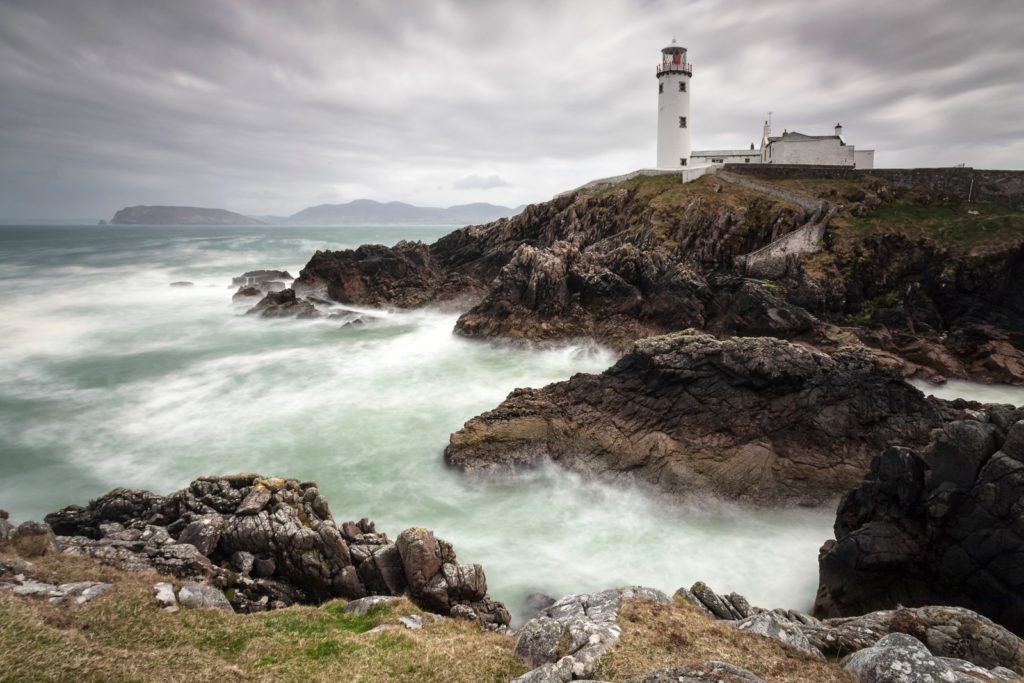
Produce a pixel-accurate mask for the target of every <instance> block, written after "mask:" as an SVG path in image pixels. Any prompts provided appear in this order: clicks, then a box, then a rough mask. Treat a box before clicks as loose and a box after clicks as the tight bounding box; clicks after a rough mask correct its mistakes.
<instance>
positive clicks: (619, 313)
mask: <svg viewBox="0 0 1024 683" xmlns="http://www.w3.org/2000/svg"><path fill="white" fill-rule="evenodd" d="M710 296H711V294H710V291H709V290H708V285H707V283H706V282H705V281H704V280H703V278H701V277H700V276H699V275H697V274H696V273H694V272H693V271H692V270H690V269H688V268H686V267H685V266H683V265H682V264H680V263H678V262H676V261H674V260H672V259H671V258H669V257H667V256H666V255H665V254H663V253H661V252H658V251H642V250H640V249H638V248H637V247H636V246H634V245H631V244H625V245H622V246H620V247H618V248H616V249H613V250H611V251H608V252H598V251H586V252H584V251H581V250H580V249H578V248H576V247H575V246H573V245H571V244H569V243H568V242H555V243H554V244H553V245H551V246H550V247H547V248H544V249H541V248H536V247H533V246H530V245H528V244H523V245H521V246H520V247H519V248H518V249H517V250H516V252H515V254H514V255H513V256H512V259H511V260H510V261H509V262H508V263H507V264H506V265H505V267H504V268H502V269H501V271H500V273H499V274H498V277H497V279H496V280H495V282H494V284H492V286H491V289H490V291H489V292H488V294H487V297H486V298H485V299H484V300H483V301H482V302H481V303H480V304H478V305H477V306H476V307H474V308H472V309H471V310H470V311H468V312H467V313H465V314H464V315H463V316H462V317H460V318H459V320H458V322H457V323H456V325H455V329H456V331H457V332H459V333H460V334H463V335H465V336H470V337H494V336H501V337H507V338H521V339H528V340H533V341H543V340H558V339H566V338H572V337H591V338H595V339H599V340H601V341H602V342H603V343H605V344H609V345H611V346H613V347H615V348H620V349H627V348H628V347H629V345H630V344H631V343H632V342H633V341H634V340H636V339H638V338H640V337H645V336H650V335H652V334H659V333H663V332H666V331H669V330H677V329H682V328H686V327H692V326H701V325H703V323H704V318H705V310H704V309H705V305H706V302H707V300H708V299H710Z"/></svg>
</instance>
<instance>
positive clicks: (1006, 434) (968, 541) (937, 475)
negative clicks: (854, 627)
mask: <svg viewBox="0 0 1024 683" xmlns="http://www.w3.org/2000/svg"><path fill="white" fill-rule="evenodd" d="M988 419H989V420H990V421H988V422H979V421H959V422H953V423H951V424H949V425H947V426H946V427H945V428H944V429H943V430H942V431H940V432H938V433H937V434H936V436H935V438H934V440H933V441H932V443H931V444H929V445H928V447H927V448H924V449H922V450H917V451H915V450H911V449H910V448H904V447H892V448H889V449H887V450H885V451H884V452H883V453H882V454H881V455H880V456H878V457H876V458H875V459H874V460H873V461H872V463H871V472H870V474H869V475H868V476H867V478H866V479H864V481H863V483H862V484H861V485H860V486H859V487H858V488H857V489H855V490H853V491H851V492H850V493H848V494H847V495H846V496H845V497H844V498H843V501H842V503H841V504H840V506H839V510H838V513H837V515H836V524H835V534H836V540H834V541H828V542H826V543H825V545H824V546H823V547H822V549H821V554H820V556H819V564H820V583H819V588H818V596H817V600H816V602H815V612H816V613H817V614H820V615H826V616H837V615H849V614H860V613H863V612H866V611H869V610H872V609H878V608H882V607H891V606H893V605H896V604H904V605H926V604H949V605H962V606H965V607H969V608H970V609H972V610H975V611H978V612H980V613H982V614H985V615H986V616H989V617H991V618H992V619H994V620H996V621H997V622H999V623H1001V624H1004V625H1005V626H1007V627H1008V628H1010V629H1012V630H1013V631H1015V632H1016V633H1018V634H1021V633H1024V507H1022V505H1021V500H1024V409H1020V408H1018V409H1013V408H1012V407H1011V406H1006V407H1003V408H1002V409H998V410H994V411H990V413H989V415H988Z"/></svg>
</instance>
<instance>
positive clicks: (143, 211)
mask: <svg viewBox="0 0 1024 683" xmlns="http://www.w3.org/2000/svg"><path fill="white" fill-rule="evenodd" d="M110 225H263V221H258V220H256V219H255V218H250V217H249V216H243V215H242V214H240V213H234V212H233V211H225V210H224V209H203V208H199V207H196V206H129V207H126V208H123V209H121V210H120V211H118V212H117V213H115V214H114V217H113V218H111V219H110Z"/></svg>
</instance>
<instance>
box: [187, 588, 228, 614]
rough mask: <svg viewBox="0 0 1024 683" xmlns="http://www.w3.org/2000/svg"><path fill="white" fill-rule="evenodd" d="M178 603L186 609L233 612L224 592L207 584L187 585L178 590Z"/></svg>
mask: <svg viewBox="0 0 1024 683" xmlns="http://www.w3.org/2000/svg"><path fill="white" fill-rule="evenodd" d="M178 603H179V604H180V605H181V606H182V607H184V608H186V609H219V610H222V611H224V612H231V611H232V609H231V603H230V602H228V599H227V598H226V597H225V596H224V591H222V590H220V589H218V588H214V587H213V586H211V585H209V584H205V583H186V584H185V585H183V586H182V587H181V588H180V589H179V590H178Z"/></svg>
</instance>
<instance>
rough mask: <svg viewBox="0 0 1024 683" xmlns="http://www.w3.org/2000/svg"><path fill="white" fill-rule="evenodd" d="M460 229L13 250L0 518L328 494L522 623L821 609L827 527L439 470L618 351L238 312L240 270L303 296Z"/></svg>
mask: <svg viewBox="0 0 1024 683" xmlns="http://www.w3.org/2000/svg"><path fill="white" fill-rule="evenodd" d="M449 229H450V228H448V227H409V226H402V227H359V228H354V227H339V228H324V227H316V228H292V227H289V228H269V227H266V228H265V227H169V228H163V227H161V228H152V227H116V226H109V227H27V228H21V227H0V282H2V284H3V292H4V294H3V298H2V301H0V468H2V477H0V507H3V508H6V509H8V510H10V511H11V513H12V515H13V517H14V518H15V519H18V520H20V519H27V518H41V517H42V515H44V514H45V513H46V512H48V511H51V510H54V509H57V508H59V507H61V506H63V505H66V504H69V503H82V504H84V503H85V502H86V501H87V500H88V499H89V498H91V497H95V496H96V495H98V494H101V493H103V492H105V491H107V490H109V489H110V488H112V487H114V486H129V487H143V488H149V489H151V490H154V491H157V492H160V493H168V492H170V491H172V490H174V489H176V488H180V487H182V486H184V485H185V484H187V483H188V482H189V481H190V480H192V479H193V478H195V477H197V476H200V475H209V474H217V473H227V472H234V471H257V472H262V473H265V474H279V475H285V476H292V477H298V478H303V479H307V478H308V479H315V480H317V481H318V482H319V484H320V487H321V489H322V490H323V492H324V493H325V495H326V496H327V497H328V500H330V502H331V506H332V510H333V512H334V515H335V517H336V518H337V519H338V520H339V521H343V520H345V519H358V518H359V517H363V516H368V517H370V518H371V519H374V520H376V521H377V523H378V528H380V529H383V530H385V531H387V532H388V533H390V534H391V535H392V536H394V535H396V534H397V533H398V532H399V531H401V529H403V528H405V527H406V526H411V525H421V526H426V527H429V528H432V529H434V530H435V531H436V532H437V534H438V535H440V536H442V537H443V538H446V539H447V540H449V541H451V542H452V543H453V544H454V545H455V547H456V549H457V551H458V553H459V557H460V559H461V560H462V561H470V562H480V563H481V564H483V566H484V567H485V569H486V571H487V577H488V582H489V585H490V588H491V593H492V595H493V596H494V597H496V598H498V599H502V600H505V601H507V602H508V603H509V604H510V606H511V607H513V608H514V609H515V608H516V607H518V605H519V604H520V601H521V599H522V598H523V597H524V596H525V595H526V594H527V593H529V592H532V591H543V592H547V593H550V594H552V595H556V596H558V595H562V594H564V593H567V592H571V591H583V590H596V589H601V588H606V587H609V586H613V585H617V584H629V583H637V584H646V585H651V586H654V587H658V588H661V589H663V590H666V591H672V590H674V589H675V588H677V587H678V586H680V585H690V584H691V583H692V582H693V581H696V580H698V579H703V580H706V581H708V582H709V583H710V584H711V585H712V586H713V587H714V588H715V589H716V590H720V591H738V592H741V593H743V594H745V595H746V596H747V597H748V598H749V599H750V600H751V601H752V602H754V603H755V604H760V605H765V606H771V607H776V606H780V607H795V608H804V609H806V608H808V607H809V606H810V604H811V602H812V600H813V597H814V591H815V588H816V585H817V551H818V547H819V546H820V545H821V543H822V542H823V541H824V540H825V539H826V538H829V537H830V536H831V524H832V521H833V514H834V508H832V507H826V508H820V509H811V510H809V509H792V510H780V511H765V510H757V511H751V510H748V509H745V508H742V507H738V506H735V505H731V504H728V503H723V502H720V501H715V500H711V499H699V498H694V499H691V500H688V501H684V502H681V503H672V504H670V503H667V502H666V501H664V500H661V499H655V498H651V497H648V496H646V495H644V494H643V493H641V492H639V491H635V490H631V489H623V488H612V487H609V486H607V485H604V484H600V483H594V482H588V481H583V480H581V479H580V478H578V477H577V476H575V475H572V474H569V473H566V472H563V471H561V470H557V469H553V468H552V469H546V470H541V471H538V472H536V473H534V474H532V475H530V476H529V477H527V478H525V479H522V480H519V481H517V482H514V483H509V482H504V483H480V482H470V481H466V480H464V479H463V478H462V476H461V475H459V474H458V473H457V472H451V471H449V470H447V469H446V468H445V466H444V463H443V460H442V450H443V448H444V446H445V445H446V443H447V440H448V435H449V434H450V433H451V432H452V431H454V430H456V429H458V428H459V427H460V426H461V425H462V424H463V422H465V421H466V420H468V419H470V418H471V417H473V416H475V415H477V414H478V413H480V412H482V411H484V410H487V409H489V408H492V407H494V406H495V405H497V404H498V403H499V402H500V401H501V400H502V399H503V398H504V397H505V396H506V395H507V394H508V392H509V391H511V390H512V389H514V388H516V387H523V386H540V385H543V384H546V383H549V382H552V381H557V380H561V379H565V378H567V377H569V376H570V375H571V374H573V373H575V372H597V371H600V370H602V369H604V368H605V367H607V366H608V365H609V364H610V363H611V362H612V361H613V360H614V359H613V357H612V356H611V355H610V354H608V353H607V352H602V351H597V352H594V351H593V350H592V349H591V350H588V349H583V348H577V347H571V346H570V347H565V348H561V349H555V350H547V351H529V350H523V349H509V348H504V347H500V346H495V345H491V344H488V343H483V342H474V341H467V340H464V339H461V338H459V337H456V336H454V335H452V334H451V330H452V326H453V324H454V322H455V318H456V316H455V315H453V314H451V313H443V312H438V311H431V310H420V311H414V312H404V313H388V312H383V311H381V312H377V315H379V316H380V320H379V321H377V322H375V323H372V324H368V325H364V326H362V327H354V326H350V327H341V326H340V325H339V323H338V322H337V321H329V320H312V321H298V320H262V319H256V318H252V317H247V316H245V315H244V311H245V306H240V305H234V304H232V302H231V294H232V293H233V289H232V288H230V287H229V286H228V284H229V283H230V278H231V277H232V276H234V275H238V274H240V273H242V272H243V271H245V270H249V269H253V268H263V267H269V268H286V269H288V270H290V271H291V272H292V274H293V275H295V274H297V272H298V270H299V269H300V268H301V266H302V264H303V263H304V262H305V261H306V260H307V259H308V258H309V256H310V255H311V254H312V253H313V251H314V250H316V249H323V248H331V249H338V248H343V247H354V246H357V245H359V244H362V243H366V242H380V243H385V244H391V243H394V242H396V241H397V240H399V239H403V238H407V239H423V240H424V241H432V240H433V239H435V238H436V237H438V236H440V235H442V234H444V233H445V232H447V231H448V230H449ZM177 280H188V281H191V282H193V283H195V286H194V287H190V288H177V287H170V286H169V283H170V282H173V281H177Z"/></svg>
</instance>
